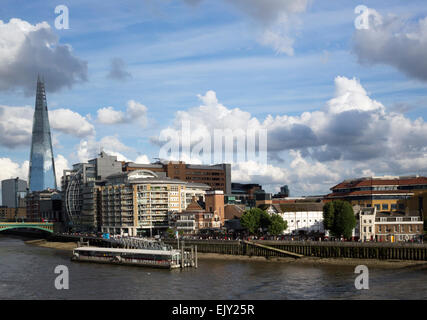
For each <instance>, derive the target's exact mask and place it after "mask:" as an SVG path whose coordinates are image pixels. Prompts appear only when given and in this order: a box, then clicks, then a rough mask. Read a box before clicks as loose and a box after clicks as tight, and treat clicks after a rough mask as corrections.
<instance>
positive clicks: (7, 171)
mask: <svg viewBox="0 0 427 320" xmlns="http://www.w3.org/2000/svg"><path fill="white" fill-rule="evenodd" d="M0 168H1V170H0V181H1V180H5V179H11V178H16V177H19V178H20V179H22V180H25V181H27V182H28V168H29V161H24V162H23V163H22V164H19V163H16V162H14V161H13V160H11V159H10V158H0Z"/></svg>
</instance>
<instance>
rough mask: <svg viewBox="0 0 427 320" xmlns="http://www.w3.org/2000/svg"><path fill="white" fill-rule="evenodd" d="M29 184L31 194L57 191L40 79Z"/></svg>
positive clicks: (44, 99)
mask: <svg viewBox="0 0 427 320" xmlns="http://www.w3.org/2000/svg"><path fill="white" fill-rule="evenodd" d="M28 184H29V191H30V192H33V191H43V190H46V189H48V188H50V189H57V186H56V174H55V162H54V157H53V151H52V138H51V134H50V125H49V115H48V110H47V102H46V92H45V86H44V82H43V81H42V80H41V79H40V77H39V78H38V79H37V93H36V103H35V109H34V118H33V131H32V140H31V154H30V170H29V181H28Z"/></svg>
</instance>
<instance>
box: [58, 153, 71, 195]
mask: <svg viewBox="0 0 427 320" xmlns="http://www.w3.org/2000/svg"><path fill="white" fill-rule="evenodd" d="M65 169H70V165H69V163H68V160H67V159H66V158H65V157H64V156H63V155H61V154H58V155H57V156H56V158H55V174H56V185H57V186H58V189H59V188H60V187H61V177H62V175H63V173H64V170H65Z"/></svg>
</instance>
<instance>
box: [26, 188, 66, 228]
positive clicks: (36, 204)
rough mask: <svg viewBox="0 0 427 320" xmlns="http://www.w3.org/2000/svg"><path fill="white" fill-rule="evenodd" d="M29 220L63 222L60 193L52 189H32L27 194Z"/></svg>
mask: <svg viewBox="0 0 427 320" xmlns="http://www.w3.org/2000/svg"><path fill="white" fill-rule="evenodd" d="M26 202H27V219H28V220H29V221H54V222H63V214H62V195H61V193H60V192H59V191H57V190H54V189H46V190H43V191H34V192H31V193H29V194H28V195H27V199H26Z"/></svg>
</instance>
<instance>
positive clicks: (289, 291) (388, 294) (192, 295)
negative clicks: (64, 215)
mask: <svg viewBox="0 0 427 320" xmlns="http://www.w3.org/2000/svg"><path fill="white" fill-rule="evenodd" d="M70 257H71V253H70V252H68V251H60V250H56V249H50V248H41V247H36V246H31V245H27V244H25V242H24V240H23V239H22V238H19V237H12V236H0V299H162V300H164V299H180V300H181V299H191V300H196V299H197V300H203V299H222V300H223V299H267V300H271V299H424V300H426V299H427V268H426V267H410V268H404V269H395V270H393V269H381V268H372V267H370V268H369V289H368V290H356V289H355V286H354V280H355V278H356V276H357V274H355V273H354V268H353V267H350V266H346V267H338V266H324V265H319V266H306V265H288V264H286V263H280V262H264V261H225V260H224V261H222V260H199V268H198V269H187V270H183V271H181V270H172V271H169V270H159V269H148V268H138V267H132V266H116V265H104V264H92V263H78V262H71V261H70ZM57 265H66V266H67V267H68V269H69V277H70V278H69V289H68V290H57V289H55V286H54V282H55V278H56V277H57V276H58V275H57V274H55V273H54V269H55V267H56V266H57Z"/></svg>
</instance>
